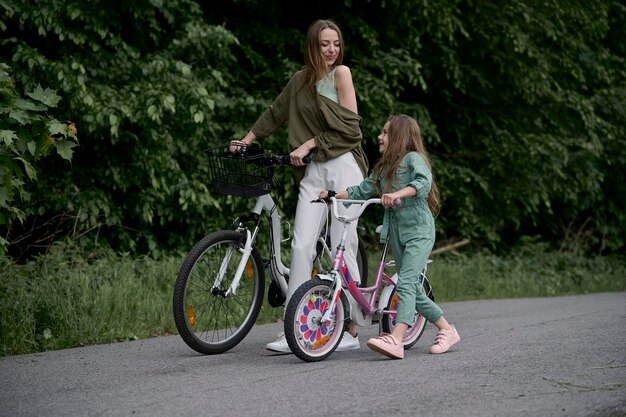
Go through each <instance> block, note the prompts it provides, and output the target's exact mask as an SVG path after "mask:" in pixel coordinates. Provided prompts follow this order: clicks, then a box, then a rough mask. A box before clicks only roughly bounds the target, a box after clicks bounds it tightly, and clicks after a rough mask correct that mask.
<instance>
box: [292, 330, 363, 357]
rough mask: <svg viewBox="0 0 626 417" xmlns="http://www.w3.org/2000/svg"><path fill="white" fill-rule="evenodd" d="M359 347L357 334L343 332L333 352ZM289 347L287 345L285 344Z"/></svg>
mask: <svg viewBox="0 0 626 417" xmlns="http://www.w3.org/2000/svg"><path fill="white" fill-rule="evenodd" d="M360 347H361V345H360V344H359V335H356V336H352V335H351V334H350V332H344V333H343V337H342V338H341V342H340V343H339V346H337V349H335V352H345V351H347V350H357V349H359V348H360ZM287 348H289V346H287Z"/></svg>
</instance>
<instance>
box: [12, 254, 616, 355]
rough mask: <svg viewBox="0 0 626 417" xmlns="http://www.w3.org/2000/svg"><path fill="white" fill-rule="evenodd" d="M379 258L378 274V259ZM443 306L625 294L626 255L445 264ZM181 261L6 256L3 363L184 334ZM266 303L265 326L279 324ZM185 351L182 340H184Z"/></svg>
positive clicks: (437, 282)
mask: <svg viewBox="0 0 626 417" xmlns="http://www.w3.org/2000/svg"><path fill="white" fill-rule="evenodd" d="M377 256H380V255H379V254H378V253H376V252H372V253H371V256H370V270H374V267H375V266H376V263H377V259H376V257H377ZM434 260H435V262H434V263H432V264H431V266H430V267H429V273H428V276H429V278H430V281H431V283H432V285H433V288H434V291H435V296H436V298H437V301H438V302H449V301H460V300H474V299H496V298H510V297H541V296H556V295H574V294H587V293H593V292H600V291H605V292H606V291H626V258H625V257H624V256H602V257H596V256H594V257H581V256H577V255H575V254H571V253H556V252H547V253H543V251H542V250H537V248H536V249H535V250H531V251H529V252H528V253H519V255H518V256H516V257H510V258H502V257H498V256H495V255H489V254H478V255H475V256H472V257H469V258H468V257H465V256H458V255H456V256H436V257H435V258H434ZM180 262H181V260H180V257H165V258H162V259H159V260H155V259H151V258H149V257H130V256H126V255H117V254H114V253H112V252H111V251H103V252H97V253H95V252H94V253H93V257H92V258H91V259H89V260H86V259H85V258H84V257H83V255H82V253H81V251H75V250H73V249H72V248H70V247H64V246H58V245H55V246H53V247H52V250H51V251H50V253H49V254H48V255H46V256H45V257H39V258H38V259H36V260H32V261H30V262H28V263H26V264H17V263H15V262H10V261H9V260H8V259H7V258H6V257H0V357H2V356H7V355H17V354H24V353H32V352H39V351H45V350H55V349H64V348H70V347H77V346H84V345H89V344H98V343H110V342H115V341H124V340H133V339H143V338H147V337H153V336H159V335H165V334H175V333H176V327H175V325H174V319H173V316H172V304H171V303H172V285H173V280H174V278H173V277H174V276H175V274H176V271H177V269H178V267H179V266H180ZM282 316H283V308H282V307H281V308H273V307H270V306H269V304H268V303H267V301H266V302H264V303H263V306H262V308H261V313H260V316H259V319H258V320H257V323H269V322H274V321H276V320H280V319H281V318H282ZM180 343H181V344H183V341H182V340H180Z"/></svg>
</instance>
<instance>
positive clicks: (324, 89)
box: [315, 68, 339, 103]
mask: <svg viewBox="0 0 626 417" xmlns="http://www.w3.org/2000/svg"><path fill="white" fill-rule="evenodd" d="M315 89H316V90H317V94H319V95H320V96H324V97H326V98H329V99H331V100H332V101H334V102H335V103H339V96H338V94H337V89H336V88H335V68H333V69H332V70H330V72H329V73H328V75H326V76H325V77H324V78H322V79H321V80H319V81H318V82H317V83H315Z"/></svg>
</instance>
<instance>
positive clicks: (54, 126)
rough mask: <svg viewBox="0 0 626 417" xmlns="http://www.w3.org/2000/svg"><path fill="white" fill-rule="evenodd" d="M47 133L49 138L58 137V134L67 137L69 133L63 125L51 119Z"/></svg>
mask: <svg viewBox="0 0 626 417" xmlns="http://www.w3.org/2000/svg"><path fill="white" fill-rule="evenodd" d="M48 133H50V136H54V135H59V134H60V135H63V136H67V135H68V133H69V129H68V127H67V125H66V124H65V123H61V122H59V121H58V120H54V119H53V120H51V121H50V122H48Z"/></svg>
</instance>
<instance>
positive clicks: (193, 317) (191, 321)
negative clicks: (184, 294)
mask: <svg viewBox="0 0 626 417" xmlns="http://www.w3.org/2000/svg"><path fill="white" fill-rule="evenodd" d="M187 318H188V319H189V325H190V326H191V327H194V326H195V325H196V315H195V314H194V312H193V305H192V304H189V305H188V306H187Z"/></svg>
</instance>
